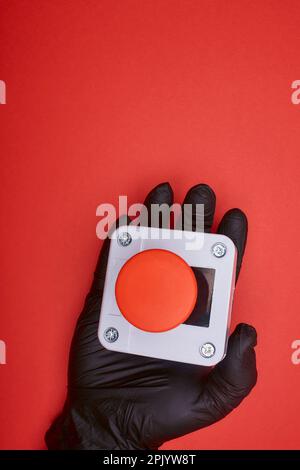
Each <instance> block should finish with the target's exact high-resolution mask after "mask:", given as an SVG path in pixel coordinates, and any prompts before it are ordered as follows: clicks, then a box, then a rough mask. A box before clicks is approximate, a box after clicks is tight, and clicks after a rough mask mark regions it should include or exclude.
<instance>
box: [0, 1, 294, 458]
mask: <svg viewBox="0 0 300 470" xmlns="http://www.w3.org/2000/svg"><path fill="white" fill-rule="evenodd" d="M0 8H1V15H0V17H1V20H0V21H1V33H0V34H1V55H0V58H1V68H0V75H1V76H0V79H1V80H5V82H6V85H7V104H6V105H1V106H0V119H1V123H0V125H1V185H0V190H1V200H2V201H3V202H2V217H1V225H2V227H1V251H2V257H1V259H2V263H1V278H2V279H1V326H0V338H1V339H2V340H5V341H6V344H7V364H6V365H0V377H1V385H0V413H1V415H0V426H1V439H0V441H1V444H0V446H1V448H11V449H14V448H43V446H44V444H43V434H44V431H45V430H46V428H47V426H48V425H49V423H50V421H51V420H52V419H53V418H54V416H55V415H56V413H57V412H58V410H59V409H60V407H61V405H62V402H63V399H64V396H65V391H66V364H67V356H68V349H69V344H70V339H71V335H72V331H73V328H74V325H75V321H76V318H77V315H78V314H79V312H80V309H81V307H82V304H83V300H84V296H85V294H86V292H87V289H88V287H89V284H90V282H91V278H92V272H93V269H94V266H95V262H96V258H97V254H98V249H99V245H100V242H99V240H97V239H96V236H95V227H96V223H97V221H98V220H97V218H96V216H95V211H96V207H97V205H98V204H100V203H101V202H112V203H116V202H117V198H118V195H119V194H128V196H129V201H130V203H133V202H137V201H139V202H141V201H142V200H143V197H144V195H145V194H146V193H147V191H148V190H149V189H151V187H152V186H154V185H156V184H157V183H159V182H161V181H164V180H169V181H170V182H171V184H172V185H173V187H174V190H175V194H176V200H177V201H181V200H182V198H183V197H184V194H185V191H186V190H187V189H188V188H189V187H190V186H191V185H194V184H196V183H198V182H208V183H209V184H211V185H212V186H213V188H214V189H215V191H216V193H217V198H218V200H217V213H216V220H219V219H220V217H221V215H222V214H223V213H224V211H225V210H227V209H229V208H230V207H232V206H236V205H239V206H240V207H242V208H243V209H244V210H245V211H246V213H247V214H248V217H249V221H250V232H249V244H248V248H247V253H246V256H245V260H244V266H243V271H242V273H241V276H240V279H239V283H238V287H237V291H236V296H235V305H234V311H233V326H234V325H235V324H236V323H237V322H240V321H246V322H250V323H253V324H254V325H255V326H256V328H257V330H258V334H259V345H258V348H257V355H258V368H259V380H258V384H257V387H256V388H255V390H254V391H253V393H252V394H251V396H250V397H249V398H248V399H247V400H245V401H244V402H243V404H242V405H241V406H240V407H239V408H238V409H237V410H235V411H234V412H233V413H232V414H231V415H230V416H228V417H227V418H226V419H225V420H223V421H222V422H220V423H218V424H216V425H214V426H211V427H210V428H208V429H203V430H201V431H199V432H195V433H193V434H191V435H187V436H185V437H183V438H181V439H178V440H176V441H173V442H169V443H167V444H166V445H165V447H166V448H169V449H170V448H186V449H198V448H199V449H204V448H209V449H218V448H220V449H229V448H273V449H276V448H298V449H299V448H300V435H299V424H300V400H299V392H300V365H293V364H292V362H291V355H292V351H293V350H292V349H291V343H292V341H294V340H296V339H299V338H300V314H299V312H300V305H299V241H298V239H297V236H298V231H299V228H300V227H299V215H298V214H299V210H300V197H299V145H300V132H299V129H300V106H299V105H298V106H297V105H293V104H292V102H291V92H292V89H291V83H292V82H293V81H294V80H297V79H298V80H299V79H300V62H299V51H300V35H299V24H300V9H299V2H298V1H297V0H295V1H293V0H287V1H284V2H283V1H280V0H273V1H269V0H265V1H264V2H262V1H259V0H253V1H251V2H250V1H247V0H245V1H242V2H241V1H239V0H232V1H230V2H227V1H213V0H199V1H197V0H195V1H192V0H185V1H183V0H182V1H177V0H162V1H154V0H153V1H150V0H146V1H143V2H141V1H139V0H136V1H131V0H119V1H118V0H115V1H114V2H111V1H109V0H107V1H96V0H94V1H93V0H89V1H86V0H75V1H72V2H70V1H56V0H43V1H40V0H25V1H19V0H2V1H1V5H0Z"/></svg>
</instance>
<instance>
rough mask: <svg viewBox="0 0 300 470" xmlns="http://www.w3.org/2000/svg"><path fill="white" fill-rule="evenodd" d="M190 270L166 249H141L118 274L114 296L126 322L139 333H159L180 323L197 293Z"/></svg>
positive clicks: (189, 310)
mask: <svg viewBox="0 0 300 470" xmlns="http://www.w3.org/2000/svg"><path fill="white" fill-rule="evenodd" d="M197 291H198V288H197V281H196V278H195V275H194V273H193V270H192V268H191V267H190V266H189V265H188V264H187V263H186V262H185V261H184V260H183V259H182V258H181V257H180V256H178V255H176V254H175V253H172V252H171V251H168V250H161V249H152V250H145V251H142V252H140V253H138V254H136V255H134V256H133V257H132V258H130V259H129V260H128V261H127V262H126V263H125V264H124V265H123V267H122V269H121V270H120V272H119V275H118V278H117V281H116V286H115V293H116V300H117V304H118V307H119V309H120V311H121V313H122V314H123V316H124V317H125V318H126V320H127V321H128V322H130V323H131V324H132V325H134V326H135V327H136V328H139V329H140V330H144V331H148V332H162V331H167V330H171V329H172V328H175V327H176V326H178V325H180V324H181V323H183V322H184V321H185V320H186V319H187V318H188V317H189V316H190V314H191V313H192V311H193V309H194V306H195V303H196V299H197V294H198V292H197Z"/></svg>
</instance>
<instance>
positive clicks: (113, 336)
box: [104, 326, 119, 343]
mask: <svg viewBox="0 0 300 470" xmlns="http://www.w3.org/2000/svg"><path fill="white" fill-rule="evenodd" d="M118 338H119V333H118V330H117V329H116V328H114V327H112V326H111V327H110V328H107V329H106V330H105V331H104V339H105V340H106V341H107V342H108V343H114V342H115V341H117V339H118Z"/></svg>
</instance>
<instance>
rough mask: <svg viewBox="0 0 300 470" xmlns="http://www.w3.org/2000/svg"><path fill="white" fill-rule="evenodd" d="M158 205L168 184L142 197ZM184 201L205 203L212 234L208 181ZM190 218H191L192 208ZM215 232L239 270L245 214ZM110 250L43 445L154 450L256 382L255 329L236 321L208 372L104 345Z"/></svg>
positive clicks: (204, 421) (235, 214)
mask: <svg viewBox="0 0 300 470" xmlns="http://www.w3.org/2000/svg"><path fill="white" fill-rule="evenodd" d="M161 203H166V204H169V205H171V204H172V203H173V192H172V189H171V187H170V185H169V184H167V183H166V184H161V185H159V186H157V187H156V188H154V189H153V190H152V191H151V192H150V194H149V195H148V196H147V198H146V201H145V204H146V206H147V207H148V208H149V207H150V206H151V204H161ZM184 203H189V204H203V203H204V204H205V211H204V212H205V223H204V226H205V231H210V229H211V226H212V222H213V217H214V210H215V195H214V193H213V191H212V190H211V189H210V188H209V186H207V185H203V184H201V185H197V186H195V187H193V188H192V189H190V191H189V192H188V194H187V195H186V198H185V201H184ZM149 213H150V211H149ZM191 216H192V217H193V218H194V220H193V222H195V218H196V217H197V213H196V211H192V214H191ZM149 223H151V221H149ZM193 225H194V226H195V224H193ZM219 232H220V233H222V234H224V235H227V236H228V237H230V238H231V239H232V240H233V241H234V243H235V244H236V247H237V249H238V263H237V274H238V273H239V270H240V267H241V262H242V257H243V253H244V249H245V244H246V238H247V219H246V216H245V215H244V214H243V212H242V211H240V210H239V209H232V210H230V211H229V212H227V213H226V214H225V216H224V217H223V219H222V221H221V223H220V225H219ZM108 250H109V240H108V239H107V240H106V241H105V242H104V244H103V247H102V250H101V254H100V258H99V261H98V264H97V269H96V272H95V277H94V281H93V284H92V287H91V291H90V293H89V295H88V296H87V299H86V302H85V306H84V309H83V312H82V313H81V315H80V317H79V320H78V323H77V326H76V330H75V334H74V337H73V341H72V346H71V352H70V360H69V380H68V397H67V400H66V403H65V406H64V409H63V411H62V412H61V414H60V415H59V416H58V418H57V419H56V420H55V422H54V423H53V424H52V426H51V427H50V429H49V430H48V431H47V433H46V443H47V446H48V448H49V449H157V448H158V447H159V446H161V445H162V444H163V443H164V442H165V441H167V440H170V439H174V438H176V437H179V436H182V435H183V434H186V433H189V432H192V431H195V430H197V429H199V428H203V427H205V426H209V425H210V424H213V423H215V422H216V421H218V420H220V419H222V418H224V417H225V416H226V415H227V414H228V413H230V412H231V411H232V410H233V409H234V408H236V407H237V406H238V405H239V404H240V403H241V401H242V400H243V399H244V398H245V397H246V396H247V395H248V394H249V392H250V391H251V389H252V388H253V386H254V385H255V383H256V378H257V372H256V361H255V351H254V346H255V345H256V332H255V329H254V328H253V327H251V326H248V325H246V324H240V325H238V326H237V328H236V329H235V331H234V333H233V334H232V335H231V337H230V339H229V344H228V351H227V356H226V357H225V359H224V360H223V361H222V362H220V363H219V364H218V365H217V366H216V367H215V368H214V369H212V370H211V369H208V368H205V367H199V366H195V365H189V364H182V363H178V362H172V361H165V360H158V359H151V358H146V357H141V356H136V355H131V354H124V353H116V352H112V351H108V350H106V349H104V348H103V346H101V344H100V342H99V339H98V336H97V330H98V322H99V312H100V306H101V298H102V293H103V286H104V280H105V271H106V264H107V257H108Z"/></svg>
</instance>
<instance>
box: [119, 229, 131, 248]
mask: <svg viewBox="0 0 300 470" xmlns="http://www.w3.org/2000/svg"><path fill="white" fill-rule="evenodd" d="M131 242H132V236H131V235H130V233H128V232H122V233H119V235H118V243H119V245H121V246H128V245H130V243H131Z"/></svg>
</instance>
